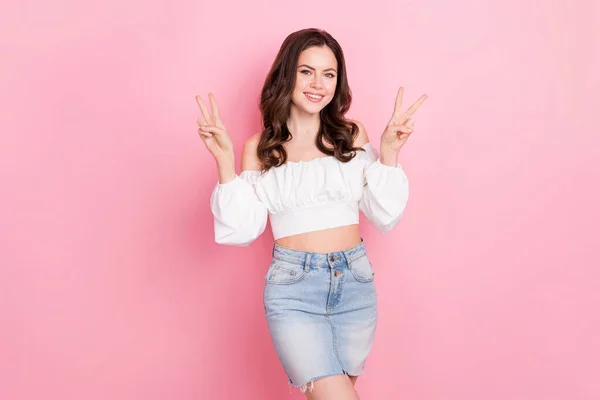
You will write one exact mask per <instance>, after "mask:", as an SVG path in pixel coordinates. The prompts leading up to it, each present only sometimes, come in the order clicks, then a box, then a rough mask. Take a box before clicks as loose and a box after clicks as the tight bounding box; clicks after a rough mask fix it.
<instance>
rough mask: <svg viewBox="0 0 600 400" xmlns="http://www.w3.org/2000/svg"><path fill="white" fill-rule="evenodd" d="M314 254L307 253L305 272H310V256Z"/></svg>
mask: <svg viewBox="0 0 600 400" xmlns="http://www.w3.org/2000/svg"><path fill="white" fill-rule="evenodd" d="M311 256H312V253H307V254H306V257H305V258H304V272H308V269H309V268H310V257H311Z"/></svg>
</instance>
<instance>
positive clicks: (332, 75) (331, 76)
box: [326, 72, 335, 78]
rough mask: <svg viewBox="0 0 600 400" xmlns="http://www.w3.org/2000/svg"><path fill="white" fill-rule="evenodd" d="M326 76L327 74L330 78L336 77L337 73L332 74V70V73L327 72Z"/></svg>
mask: <svg viewBox="0 0 600 400" xmlns="http://www.w3.org/2000/svg"><path fill="white" fill-rule="evenodd" d="M326 76H327V77H328V78H335V75H334V74H332V73H331V72H330V73H328V74H326Z"/></svg>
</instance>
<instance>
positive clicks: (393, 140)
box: [380, 87, 427, 152]
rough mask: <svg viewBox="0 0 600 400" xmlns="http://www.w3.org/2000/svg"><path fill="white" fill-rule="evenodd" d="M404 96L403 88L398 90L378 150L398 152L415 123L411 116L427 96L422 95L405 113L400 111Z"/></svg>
mask: <svg viewBox="0 0 600 400" xmlns="http://www.w3.org/2000/svg"><path fill="white" fill-rule="evenodd" d="M403 96H404V88H403V87H400V89H398V96H397V97H396V106H395V107H394V114H393V115H392V118H391V119H390V122H388V124H387V126H386V128H385V130H384V131H383V134H382V135H381V148H380V150H381V151H382V152H383V151H386V150H391V151H398V150H400V148H401V147H402V146H403V145H404V143H406V141H407V140H408V138H409V136H410V134H411V133H412V132H413V127H414V125H415V121H414V120H413V119H412V116H413V115H414V113H415V112H417V110H418V109H419V107H421V105H422V104H423V102H424V101H425V100H426V99H427V95H426V94H424V95H422V96H421V97H419V100H417V101H416V102H415V103H414V104H413V105H412V106H410V108H409V109H408V110H406V111H402V97H403Z"/></svg>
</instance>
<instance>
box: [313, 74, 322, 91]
mask: <svg viewBox="0 0 600 400" xmlns="http://www.w3.org/2000/svg"><path fill="white" fill-rule="evenodd" d="M310 87H313V88H315V89H321V88H322V87H323V86H322V85H321V77H319V76H317V75H316V74H315V77H314V79H313V80H312V82H311V83H310Z"/></svg>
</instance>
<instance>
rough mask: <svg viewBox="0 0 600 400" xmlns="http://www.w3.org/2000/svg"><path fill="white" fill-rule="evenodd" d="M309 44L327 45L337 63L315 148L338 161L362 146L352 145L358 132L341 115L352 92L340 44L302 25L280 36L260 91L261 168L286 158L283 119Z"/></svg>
mask: <svg viewBox="0 0 600 400" xmlns="http://www.w3.org/2000/svg"><path fill="white" fill-rule="evenodd" d="M313 46H327V47H329V48H330V49H331V51H332V52H333V54H335V58H336V60H337V63H338V73H337V86H336V90H335V93H334V96H333V99H332V100H331V101H330V102H329V104H327V106H325V108H323V110H321V112H320V117H321V123H320V124H319V132H318V133H317V139H316V145H317V148H318V149H319V150H320V151H321V152H322V153H325V154H327V155H329V156H334V157H335V158H337V159H338V160H340V161H341V162H348V161H350V160H351V159H352V158H354V156H355V155H356V151H357V150H359V151H361V150H364V149H362V148H360V147H354V146H353V143H354V139H355V138H356V136H357V135H358V126H357V125H356V124H355V123H353V122H351V121H349V120H346V119H345V117H344V115H345V114H346V112H347V111H348V109H349V108H350V104H351V103H352V92H351V91H350V86H348V76H347V74H346V62H345V60H344V53H343V51H342V48H341V46H340V45H339V43H338V42H337V40H335V39H334V38H333V37H332V36H331V35H330V34H329V33H327V32H326V31H324V30H320V29H313V28H310V29H303V30H300V31H297V32H294V33H292V34H290V35H289V36H288V37H287V38H286V39H285V40H284V42H283V44H282V45H281V48H280V49H279V53H278V54H277V57H276V58H275V61H273V65H272V66H271V69H270V71H269V73H268V74H267V77H266V79H265V83H264V85H263V88H262V91H261V96H260V111H261V116H262V125H263V130H262V133H261V136H260V140H259V143H258V147H257V155H258V158H259V160H260V162H261V164H262V170H263V171H267V170H269V169H270V168H272V167H278V166H280V165H283V164H284V163H285V162H286V161H287V153H286V151H285V148H284V147H283V143H285V142H286V141H289V140H291V139H292V135H291V133H290V131H289V130H288V127H287V124H286V122H287V120H288V118H289V116H290V105H291V96H292V92H293V90H294V87H295V85H296V73H297V72H296V70H297V66H298V65H297V64H298V59H299V57H300V53H302V51H304V50H306V49H307V48H309V47H313ZM323 141H326V142H328V143H329V144H330V145H332V147H333V150H331V149H329V148H327V147H325V145H324V144H323Z"/></svg>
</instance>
